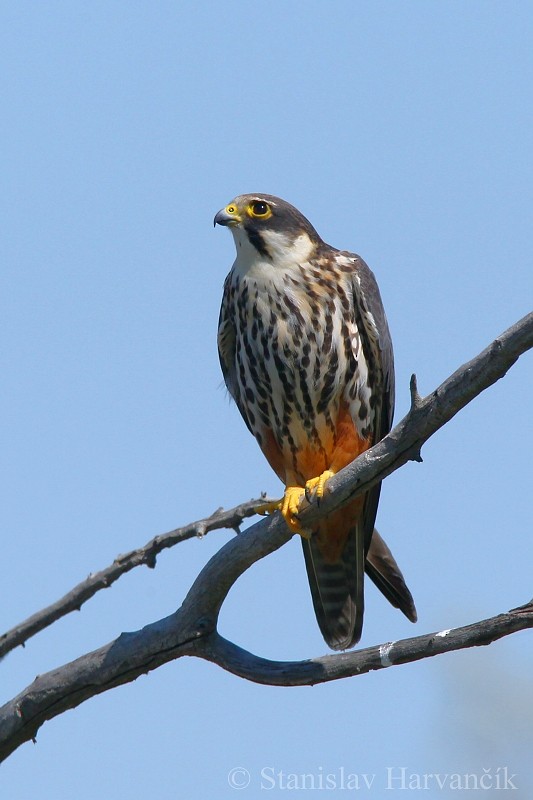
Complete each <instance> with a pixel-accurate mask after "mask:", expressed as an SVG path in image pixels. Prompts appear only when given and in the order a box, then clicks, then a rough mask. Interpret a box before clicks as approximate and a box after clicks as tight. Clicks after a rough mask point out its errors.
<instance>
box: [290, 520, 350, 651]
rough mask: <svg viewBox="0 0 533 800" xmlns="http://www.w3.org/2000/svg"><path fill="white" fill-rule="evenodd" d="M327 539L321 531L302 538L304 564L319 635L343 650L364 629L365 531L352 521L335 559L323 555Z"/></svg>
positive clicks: (337, 648) (332, 647) (329, 643)
mask: <svg viewBox="0 0 533 800" xmlns="http://www.w3.org/2000/svg"><path fill="white" fill-rule="evenodd" d="M327 536H328V532H327V531H324V530H321V531H320V534H319V535H318V534H315V535H313V536H312V538H311V539H302V546H303V551H304V557H305V565H306V568H307V577H308V579H309V586H310V588H311V597H312V599H313V606H314V609H315V614H316V618H317V622H318V625H319V628H320V630H321V632H322V636H323V637H324V639H325V640H326V643H327V644H328V646H329V647H331V649H332V650H346V649H348V648H349V647H352V646H353V645H354V644H356V642H358V641H359V639H360V638H361V632H362V628H363V614H364V595H363V582H364V567H365V547H364V532H363V530H362V525H361V524H359V523H355V524H354V523H353V522H352V525H351V527H350V529H349V530H348V532H347V534H345V536H344V537H343V538H344V546H343V547H342V550H341V552H340V553H339V554H338V557H337V558H336V559H335V560H331V559H329V558H327V554H326V555H325V553H324V547H323V541H324V538H323V537H327Z"/></svg>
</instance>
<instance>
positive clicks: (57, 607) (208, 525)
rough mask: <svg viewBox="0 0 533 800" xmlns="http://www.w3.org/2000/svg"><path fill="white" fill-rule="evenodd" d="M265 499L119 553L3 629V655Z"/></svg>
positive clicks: (0, 648) (230, 525)
mask: <svg viewBox="0 0 533 800" xmlns="http://www.w3.org/2000/svg"><path fill="white" fill-rule="evenodd" d="M264 502H266V501H265V498H264V497H262V498H260V499H258V500H248V501H247V502H246V503H241V504H240V505H238V506H235V508H231V509H229V510H228V511H224V509H222V508H219V509H218V510H217V511H215V512H214V513H213V514H212V515H211V516H210V517H206V518H205V519H200V520H198V521H197V522H191V523H190V524H189V525H184V526H183V527H181V528H176V529H175V530H172V531H168V533H162V534H159V535H158V536H155V537H154V538H153V539H151V540H150V541H149V542H147V544H145V545H144V546H143V547H138V548H137V549H135V550H131V551H130V552H129V553H124V554H123V555H119V556H117V558H116V559H115V560H114V561H113V563H112V564H110V565H109V566H108V567H105V568H104V569H102V570H100V571H99V572H93V573H91V574H90V575H89V577H88V578H86V579H85V580H84V581H81V583H78V584H77V586H74V588H73V589H71V590H70V591H69V592H67V594H65V595H63V597H61V598H60V599H59V600H56V602H55V603H52V604H51V605H49V606H47V607H46V608H43V609H41V610H40V611H38V612H37V613H36V614H32V616H31V617H28V619H25V620H24V621H23V622H21V623H19V624H18V625H15V627H14V628H11V630H9V631H6V633H3V634H2V635H1V636H0V658H2V657H3V656H5V655H6V654H7V653H9V651H10V650H13V649H14V648H15V647H18V645H24V643H25V642H27V641H28V639H30V638H31V637H32V636H35V634H36V633H39V631H42V630H44V628H47V627H48V626H49V625H52V623H54V622H56V620H58V619H60V618H61V617H64V616H65V615H66V614H70V613H71V612H72V611H79V610H80V608H81V606H82V605H83V603H85V602H87V600H89V599H90V598H91V597H93V595H95V594H96V592H98V591H100V590H101V589H107V588H108V587H109V586H111V585H112V584H113V583H115V581H117V580H118V579H119V578H120V577H121V576H122V575H124V574H125V573H126V572H129V571H130V570H132V569H134V568H135V567H139V566H142V565H145V566H147V567H152V568H153V567H155V564H156V558H157V556H158V555H159V553H161V551H162V550H165V549H166V548H168V547H173V546H174V545H176V544H179V543H180V542H184V541H186V540H187V539H192V538H194V537H195V536H196V537H198V538H201V537H202V536H205V535H206V534H207V533H209V531H213V530H216V529H219V528H231V529H233V530H237V531H238V527H239V525H240V524H241V522H242V521H243V520H244V519H246V518H247V517H252V516H253V515H254V514H255V511H254V509H255V507H256V506H257V505H258V504H259V503H264Z"/></svg>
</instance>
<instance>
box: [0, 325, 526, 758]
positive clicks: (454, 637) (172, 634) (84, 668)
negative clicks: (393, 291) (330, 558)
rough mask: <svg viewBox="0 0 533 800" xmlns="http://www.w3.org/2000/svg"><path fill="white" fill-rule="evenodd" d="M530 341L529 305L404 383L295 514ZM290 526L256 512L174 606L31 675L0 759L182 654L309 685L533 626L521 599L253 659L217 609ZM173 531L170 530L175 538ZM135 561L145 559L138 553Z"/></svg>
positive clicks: (400, 445) (363, 476)
mask: <svg viewBox="0 0 533 800" xmlns="http://www.w3.org/2000/svg"><path fill="white" fill-rule="evenodd" d="M532 346H533V314H529V315H528V316H527V317H524V319H522V320H520V321H519V322H518V323H516V325H514V326H513V327H512V328H509V330H507V331H506V332H505V333H503V334H502V335H501V336H500V337H498V339H496V340H495V341H494V342H493V343H492V344H491V345H490V346H489V347H488V348H487V349H486V350H484V351H483V352H482V353H480V355H479V356H477V357H476V358H474V359H473V360H472V361H470V362H469V363H468V364H465V365H464V366H463V367H461V368H460V369H459V370H457V371H456V372H455V373H454V374H453V375H452V376H451V377H450V378H448V379H447V380H446V381H445V382H444V383H443V384H442V385H441V386H439V387H438V389H436V390H435V391H434V392H433V393H432V394H431V395H429V396H428V397H425V398H420V397H419V396H418V392H417V390H416V385H415V384H414V382H412V384H411V397H412V404H411V410H410V412H409V413H408V414H407V416H406V417H405V418H404V419H403V420H402V421H401V422H400V423H399V424H398V425H397V426H396V427H395V428H394V429H393V430H392V431H391V433H390V434H389V435H388V436H387V437H386V438H385V439H383V440H382V441H381V442H379V443H378V444H377V445H375V446H374V447H372V448H371V449H370V450H369V451H367V453H364V454H363V455H362V456H360V457H359V458H358V459H357V460H356V461H354V462H353V464H350V465H349V466H348V467H346V469H344V470H342V471H341V472H339V473H338V474H337V475H335V476H334V477H333V478H331V480H330V481H329V482H328V489H329V491H328V493H327V496H326V497H324V498H323V500H322V501H321V504H320V507H317V506H316V504H315V503H311V504H308V503H305V502H304V503H302V507H301V518H302V521H303V522H307V521H310V520H311V519H313V520H314V519H315V518H319V517H320V516H322V515H325V514H327V513H328V512H330V511H331V510H332V509H333V508H337V507H339V506H340V505H342V504H343V503H345V502H347V501H348V500H349V499H350V498H352V497H354V496H355V495H356V494H359V493H361V492H365V491H367V489H368V488H369V487H370V486H372V485H373V484H374V483H376V482H377V481H379V480H382V479H383V478H384V477H385V476H387V475H389V474H390V473H391V472H393V471H394V470H396V469H398V468H399V467H400V466H402V465H403V464H405V463H406V462H407V461H409V460H412V459H419V457H420V449H421V447H422V445H423V444H424V442H425V441H427V439H428V438H429V437H430V436H431V435H432V434H433V433H435V431H437V430H438V429H439V428H440V427H442V426H443V425H444V424H445V423H446V422H448V421H449V420H450V419H451V418H452V417H453V416H454V415H455V414H456V413H457V412H458V411H459V410H460V409H461V408H463V407H464V406H465V405H466V404H467V403H469V402H470V400H472V399H473V398H474V397H475V396H476V395H478V394H480V392H482V391H483V390H484V389H486V388H487V387H488V386H490V385H491V384H493V383H494V382H495V381H497V380H498V379H499V378H501V377H503V375H505V373H506V372H507V370H508V369H509V368H510V367H511V366H512V365H513V364H514V363H515V361H516V360H517V359H518V357H519V356H520V355H521V354H522V353H524V352H526V350H528V349H530V348H531V347H532ZM247 510H248V509H247ZM228 513H232V512H228ZM247 515H248V514H244V515H242V516H247ZM202 522H205V521H202ZM213 527H216V526H213ZM208 529H209V525H206V526H205V531H207V530H208ZM191 535H195V534H194V533H191ZM291 535H292V534H291V533H290V532H289V530H288V529H287V527H286V526H285V523H284V522H283V521H282V519H281V517H280V516H279V515H278V514H276V515H275V516H273V517H272V518H270V519H265V520H261V521H260V522H258V523H256V524H255V525H253V526H252V527H251V528H250V529H248V530H247V531H246V532H245V533H244V534H242V535H240V536H238V537H236V538H234V539H232V540H231V541H229V542H228V543H227V544H226V545H224V547H222V548H221V549H220V550H219V551H218V553H216V555H215V556H213V558H212V559H211V560H210V561H209V562H208V564H206V566H205V567H204V569H203V570H202V571H201V573H200V575H199V576H198V578H197V579H196V580H195V582H194V584H193V586H192V587H191V589H190V591H189V593H188V595H187V597H186V598H185V600H184V602H183V605H182V606H181V608H180V609H179V610H178V611H176V612H175V613H174V614H171V615H170V616H169V617H166V618H165V619H163V620H159V621H158V622H154V623H152V624H150V625H147V626H146V627H145V628H143V629H142V630H141V631H137V632H135V633H124V634H122V635H121V636H119V637H118V639H116V640H115V641H113V642H111V643H110V644H107V645H105V646H103V647H101V648H99V649H98V650H95V651H93V652H92V653H87V654H86V655H84V656H81V658H78V659H76V660H75V661H73V662H71V663H69V664H66V665H64V666H63V667H59V668H58V669H55V670H53V671H51V672H48V673H46V674H45V675H41V676H39V677H38V678H37V679H36V680H35V681H34V682H33V683H32V684H31V685H30V686H29V687H27V688H26V689H25V690H24V691H22V692H21V693H20V694H19V695H18V697H16V698H14V699H13V700H11V701H10V702H9V703H7V704H6V705H5V706H4V707H3V708H2V709H0V760H2V759H4V758H6V757H7V756H8V755H9V754H10V753H11V752H13V750H15V749H16V748H17V747H18V746H19V745H20V744H21V743H22V742H25V741H28V740H29V739H32V738H34V737H35V735H36V733H37V731H38V729H39V728H40V726H41V725H42V724H43V722H45V721H46V720H48V719H52V718H53V717H55V716H57V715H58V714H61V713H62V712H63V711H65V710H67V709H69V708H74V707H75V706H77V705H79V704H80V703H82V702H83V701H84V700H87V699H88V698H89V697H93V696H94V695H96V694H99V693H101V692H104V691H107V690H108V689H111V688H113V687H114V686H119V685H121V684H123V683H127V682H130V681H133V680H135V678H137V677H138V676H139V675H141V674H143V673H146V672H149V671H150V670H152V669H155V668H156V667H158V666H160V665H161V664H164V663H166V662H168V661H172V660H174V659H177V658H180V657H181V656H184V655H188V656H197V657H199V658H204V659H207V660H209V661H212V662H214V663H216V664H219V665H220V666H221V667H223V668H224V669H227V670H229V671H231V672H233V673H234V674H236V675H239V676H241V677H243V678H246V679H248V680H253V681H256V682H259V683H267V684H275V685H278V686H295V685H310V684H314V683H320V682H325V681H330V680H337V679H339V678H345V677H348V676H353V675H360V674H363V673H364V672H368V671H369V670H374V669H382V668H385V667H389V666H393V665H396V664H404V663H408V662H410V661H416V660H419V659H421V658H429V657H432V656H434V655H438V654H440V653H444V652H449V651H452V650H458V649H463V648H466V647H476V646H480V645H486V644H489V643H490V642H492V641H495V640H496V639H499V638H501V637H502V636H507V635H509V634H511V633H514V632H515V631H518V630H523V629H525V628H531V627H533V605H532V604H531V603H529V604H527V605H525V606H522V607H521V608H519V609H514V610H513V611H510V612H507V613H505V614H500V615H499V616H497V617H493V618H491V619H487V620H483V621H481V622H477V623H474V624H472V625H468V626H466V627H463V628H457V629H455V630H450V631H441V632H439V633H431V634H426V635H424V636H417V637H414V638H409V639H405V640H402V641H399V642H393V643H391V642H389V643H386V644H382V645H380V646H378V647H371V648H366V649H364V650H359V651H355V652H351V653H342V654H337V655H328V656H323V657H320V658H316V659H311V660H308V661H301V662H274V661H267V660H266V659H262V658H259V657H257V656H254V655H252V654H251V653H248V652H246V651H244V650H242V649H241V648H239V647H237V646H236V645H235V644H232V643H231V642H228V641H226V640H225V639H223V638H222V637H221V636H220V635H219V634H218V632H217V621H218V614H219V611H220V608H221V606H222V603H223V602H224V600H225V598H226V596H227V594H228V592H229V590H230V589H231V586H232V585H233V584H234V582H235V581H236V580H237V578H238V577H239V576H240V575H242V573H243V572H244V571H245V570H246V569H248V568H249V567H250V566H251V565H252V564H253V563H254V562H256V561H257V560H259V559H261V558H263V557H264V556H266V555H268V554H269V553H272V552H273V551H274V550H276V549H278V548H279V547H281V546H282V545H283V544H285V543H286V542H287V541H288V540H289V539H290V538H291ZM181 540H182V539H180V538H179V537H178V538H177V540H176V542H177V541H181ZM133 552H135V551H133ZM128 563H129V562H128ZM140 563H147V562H146V560H144V561H143V560H142V559H141V561H140ZM133 566H136V564H134V563H132V565H131V566H129V567H128V568H130V569H131V568H132V567H133ZM120 574H122V573H120ZM117 577H118V576H117ZM93 594H94V592H93ZM66 597H68V595H67V596H66Z"/></svg>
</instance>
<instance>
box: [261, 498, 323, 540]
mask: <svg viewBox="0 0 533 800" xmlns="http://www.w3.org/2000/svg"><path fill="white" fill-rule="evenodd" d="M305 492H306V490H305V489H304V488H303V486H286V487H285V493H284V495H283V497H282V498H281V500H274V501H273V502H271V503H263V504H262V505H260V506H256V507H255V512H256V514H273V513H274V511H281V514H282V516H283V519H284V520H285V522H286V523H287V525H288V526H289V528H290V529H291V531H293V532H294V533H299V534H300V536H302V537H303V538H304V539H308V538H309V537H310V536H311V533H310V532H309V531H307V530H305V529H304V528H302V527H301V525H300V523H299V521H298V509H299V507H300V500H301V499H302V497H303V496H304V495H305Z"/></svg>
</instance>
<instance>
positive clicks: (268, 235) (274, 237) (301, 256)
mask: <svg viewBox="0 0 533 800" xmlns="http://www.w3.org/2000/svg"><path fill="white" fill-rule="evenodd" d="M261 237H262V239H263V241H264V243H265V246H266V248H267V250H268V252H269V253H270V254H271V256H272V258H273V260H274V261H275V262H276V264H278V265H279V266H285V265H289V264H291V265H293V264H302V263H303V262H305V261H307V260H308V258H309V256H310V255H311V252H312V251H313V249H314V246H315V245H314V244H313V242H312V241H311V239H310V238H309V236H308V234H307V233H302V234H300V236H297V237H296V238H295V239H292V238H291V237H290V236H287V235H286V234H285V233H279V232H278V231H269V230H266V229H265V230H263V231H261Z"/></svg>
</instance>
